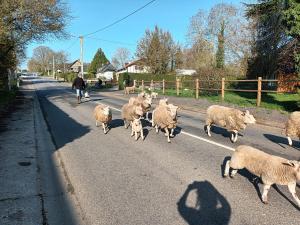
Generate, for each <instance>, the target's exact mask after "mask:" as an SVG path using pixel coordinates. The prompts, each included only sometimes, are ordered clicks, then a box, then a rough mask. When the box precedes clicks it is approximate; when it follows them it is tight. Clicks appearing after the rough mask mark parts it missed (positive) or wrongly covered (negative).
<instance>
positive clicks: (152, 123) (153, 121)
mask: <svg viewBox="0 0 300 225" xmlns="http://www.w3.org/2000/svg"><path fill="white" fill-rule="evenodd" d="M153 118H154V110H153V111H152V121H151V123H152V127H154V126H155V124H154V119H153Z"/></svg>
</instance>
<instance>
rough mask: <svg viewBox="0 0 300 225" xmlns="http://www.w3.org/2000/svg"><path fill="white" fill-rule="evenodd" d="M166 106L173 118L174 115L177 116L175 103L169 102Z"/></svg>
mask: <svg viewBox="0 0 300 225" xmlns="http://www.w3.org/2000/svg"><path fill="white" fill-rule="evenodd" d="M168 108H169V111H170V114H171V117H172V118H174V119H175V118H176V116H177V110H178V106H177V105H173V104H169V105H168Z"/></svg>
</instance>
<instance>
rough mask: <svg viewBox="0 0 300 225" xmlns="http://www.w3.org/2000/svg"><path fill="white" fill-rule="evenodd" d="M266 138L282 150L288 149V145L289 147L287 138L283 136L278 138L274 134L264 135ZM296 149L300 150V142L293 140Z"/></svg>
mask: <svg viewBox="0 0 300 225" xmlns="http://www.w3.org/2000/svg"><path fill="white" fill-rule="evenodd" d="M264 136H265V138H267V139H268V140H270V141H272V142H274V143H276V144H278V145H279V146H281V147H282V148H286V145H288V140H287V138H286V137H283V136H276V135H273V134H264ZM292 147H294V148H295V149H297V150H300V142H299V141H295V140H293V146H292Z"/></svg>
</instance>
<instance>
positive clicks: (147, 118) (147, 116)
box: [146, 112, 149, 121]
mask: <svg viewBox="0 0 300 225" xmlns="http://www.w3.org/2000/svg"><path fill="white" fill-rule="evenodd" d="M148 114H149V112H146V120H147V121H149V115H148Z"/></svg>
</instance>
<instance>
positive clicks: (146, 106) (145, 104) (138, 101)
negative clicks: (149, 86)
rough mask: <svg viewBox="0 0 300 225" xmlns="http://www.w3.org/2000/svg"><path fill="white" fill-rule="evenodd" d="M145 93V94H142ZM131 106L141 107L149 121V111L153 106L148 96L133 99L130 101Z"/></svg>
mask: <svg viewBox="0 0 300 225" xmlns="http://www.w3.org/2000/svg"><path fill="white" fill-rule="evenodd" d="M142 93H143V92H142ZM128 103H129V104H131V105H141V106H142V108H143V112H144V114H146V120H148V121H149V115H148V114H149V111H150V109H151V105H152V98H151V97H150V95H148V94H143V95H140V94H139V95H138V96H137V97H131V98H130V99H129V102H128Z"/></svg>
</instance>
